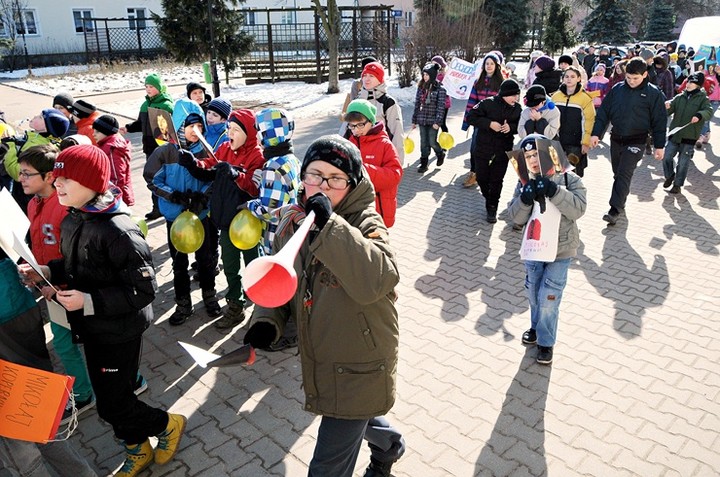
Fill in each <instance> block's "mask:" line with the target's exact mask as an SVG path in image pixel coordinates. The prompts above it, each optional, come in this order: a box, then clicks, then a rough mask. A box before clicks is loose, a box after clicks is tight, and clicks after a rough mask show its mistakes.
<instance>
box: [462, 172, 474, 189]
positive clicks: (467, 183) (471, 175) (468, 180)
mask: <svg viewBox="0 0 720 477" xmlns="http://www.w3.org/2000/svg"><path fill="white" fill-rule="evenodd" d="M476 185H477V177H475V173H474V172H469V173H468V175H467V178H466V179H465V182H463V187H473V186H476Z"/></svg>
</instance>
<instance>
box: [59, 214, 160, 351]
mask: <svg viewBox="0 0 720 477" xmlns="http://www.w3.org/2000/svg"><path fill="white" fill-rule="evenodd" d="M60 230H61V232H60V236H61V241H60V251H61V252H62V255H63V258H61V259H58V260H52V261H51V262H50V263H49V264H48V266H49V267H50V273H51V274H52V282H53V283H56V284H67V287H68V289H70V290H79V291H81V292H84V293H89V294H90V295H91V296H92V305H93V308H94V314H93V315H89V316H84V312H83V310H77V311H73V312H68V320H69V321H70V325H71V327H72V332H73V337H74V339H75V340H79V341H81V342H82V341H93V342H95V343H101V344H102V343H107V344H116V343H124V342H126V341H129V340H131V339H134V338H137V337H138V336H140V335H141V334H142V333H143V332H144V331H145V330H146V329H147V327H148V326H149V323H150V320H151V319H152V316H153V312H152V302H153V300H154V299H155V293H156V292H157V283H156V281H155V270H154V268H153V262H152V255H151V253H150V247H148V244H147V242H146V241H145V239H144V238H143V236H142V233H141V232H140V229H139V228H138V226H137V224H136V223H135V222H134V221H133V220H132V219H131V218H130V216H129V215H127V213H123V212H118V213H115V214H103V213H86V212H80V211H77V210H75V209H71V211H70V213H69V214H68V215H67V217H65V219H63V221H62V223H61V225H60Z"/></svg>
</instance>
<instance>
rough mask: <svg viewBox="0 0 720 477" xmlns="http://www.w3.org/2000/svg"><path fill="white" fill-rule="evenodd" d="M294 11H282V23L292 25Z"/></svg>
mask: <svg viewBox="0 0 720 477" xmlns="http://www.w3.org/2000/svg"><path fill="white" fill-rule="evenodd" d="M293 13H294V12H282V17H280V23H282V24H283V25H292V24H293V23H294V21H293V20H294V19H295V17H294V15H293Z"/></svg>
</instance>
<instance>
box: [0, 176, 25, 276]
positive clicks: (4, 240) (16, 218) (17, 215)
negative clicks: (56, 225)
mask: <svg viewBox="0 0 720 477" xmlns="http://www.w3.org/2000/svg"><path fill="white" fill-rule="evenodd" d="M0 210H1V211H2V215H3V218H2V220H0V247H2V249H3V250H4V251H5V253H6V254H7V256H8V257H10V259H11V260H12V261H13V262H17V261H18V260H19V259H20V257H21V256H22V255H21V253H20V252H21V250H17V249H16V243H17V241H16V236H17V237H25V236H26V235H27V232H28V230H29V229H30V220H29V219H28V218H27V216H26V215H25V214H24V213H23V211H22V209H21V208H20V206H19V205H18V204H17V202H15V199H13V197H12V195H11V194H10V192H9V191H8V190H7V189H2V190H0ZM20 242H21V243H24V242H23V241H22V239H21V240H20ZM21 248H22V247H21ZM25 249H27V246H25ZM23 251H24V250H23ZM27 251H28V253H29V251H30V250H29V249H27Z"/></svg>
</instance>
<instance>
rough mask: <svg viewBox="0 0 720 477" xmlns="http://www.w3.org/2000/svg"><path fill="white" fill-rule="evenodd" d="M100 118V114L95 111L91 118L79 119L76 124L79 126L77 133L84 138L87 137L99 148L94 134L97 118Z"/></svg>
mask: <svg viewBox="0 0 720 477" xmlns="http://www.w3.org/2000/svg"><path fill="white" fill-rule="evenodd" d="M99 117H100V113H98V112H97V111H95V112H94V113H92V114H91V115H90V116H89V117H87V118H83V119H78V120H77V122H76V123H75V124H76V125H77V133H78V134H82V135H83V136H87V137H88V138H89V139H90V140H91V141H92V143H93V145H94V146H97V145H98V144H97V141H96V140H95V134H93V127H92V125H93V123H94V122H95V120H96V119H97V118H99Z"/></svg>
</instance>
